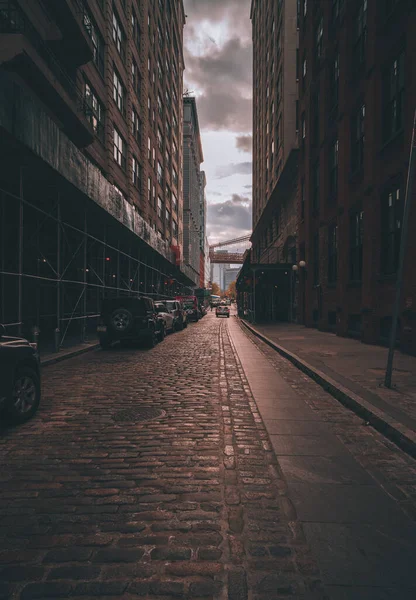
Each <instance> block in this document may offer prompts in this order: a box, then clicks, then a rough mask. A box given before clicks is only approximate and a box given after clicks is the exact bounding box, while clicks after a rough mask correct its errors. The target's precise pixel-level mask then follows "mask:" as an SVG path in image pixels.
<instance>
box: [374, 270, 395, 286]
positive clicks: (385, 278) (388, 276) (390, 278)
mask: <svg viewBox="0 0 416 600" xmlns="http://www.w3.org/2000/svg"><path fill="white" fill-rule="evenodd" d="M396 279H397V273H385V274H383V273H382V274H381V275H380V277H379V279H378V282H379V283H392V284H395V283H396Z"/></svg>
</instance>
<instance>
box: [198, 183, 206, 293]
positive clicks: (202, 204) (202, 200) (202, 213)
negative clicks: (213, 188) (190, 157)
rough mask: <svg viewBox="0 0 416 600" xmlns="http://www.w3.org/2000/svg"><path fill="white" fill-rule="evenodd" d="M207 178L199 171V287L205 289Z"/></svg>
mask: <svg viewBox="0 0 416 600" xmlns="http://www.w3.org/2000/svg"><path fill="white" fill-rule="evenodd" d="M206 185H207V178H206V175H205V171H201V184H200V197H199V223H200V230H199V263H200V265H199V287H201V288H205V287H206V283H205V281H206V278H205V240H206V235H207V196H206V193H205V188H206Z"/></svg>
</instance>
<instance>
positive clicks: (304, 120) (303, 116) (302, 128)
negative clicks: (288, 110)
mask: <svg viewBox="0 0 416 600" xmlns="http://www.w3.org/2000/svg"><path fill="white" fill-rule="evenodd" d="M300 121H301V126H300V127H301V132H302V146H303V147H304V146H305V141H306V119H305V113H302V116H301V120H300Z"/></svg>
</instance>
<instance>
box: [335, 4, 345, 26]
mask: <svg viewBox="0 0 416 600" xmlns="http://www.w3.org/2000/svg"><path fill="white" fill-rule="evenodd" d="M343 6H344V0H332V22H333V23H335V22H336V21H337V20H338V19H339V17H340V15H341V11H342V9H343Z"/></svg>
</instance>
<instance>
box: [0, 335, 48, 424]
mask: <svg viewBox="0 0 416 600" xmlns="http://www.w3.org/2000/svg"><path fill="white" fill-rule="evenodd" d="M39 403H40V365H39V355H38V352H37V349H36V344H30V343H29V342H28V341H27V340H25V339H23V338H18V337H9V336H7V335H6V330H5V328H4V326H3V325H0V409H1V411H2V412H4V413H6V414H7V416H9V417H10V418H11V419H12V420H13V421H15V422H18V423H23V422H24V421H27V420H28V419H30V417H32V416H33V415H34V414H35V412H36V411H37V409H38V406H39Z"/></svg>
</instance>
